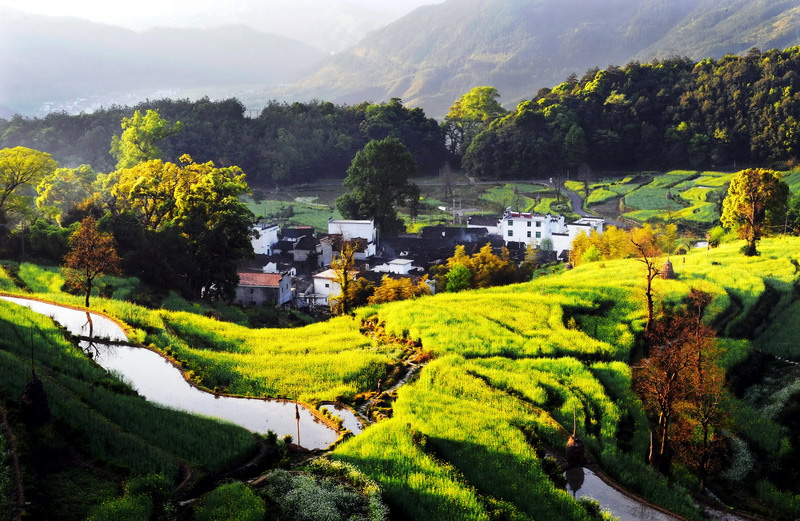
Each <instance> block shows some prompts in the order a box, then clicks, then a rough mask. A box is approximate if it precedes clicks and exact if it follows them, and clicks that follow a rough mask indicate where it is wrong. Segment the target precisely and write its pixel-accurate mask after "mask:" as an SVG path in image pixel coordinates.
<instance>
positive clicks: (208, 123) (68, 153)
mask: <svg viewBox="0 0 800 521" xmlns="http://www.w3.org/2000/svg"><path fill="white" fill-rule="evenodd" d="M146 109H155V110H158V112H159V113H160V114H161V115H162V116H163V117H164V118H166V119H168V120H170V121H181V122H182V123H183V130H182V131H181V132H179V133H177V134H175V135H172V136H169V137H168V138H166V139H164V140H163V141H160V142H159V148H161V149H162V151H163V154H164V155H163V157H164V158H165V159H168V160H172V161H174V160H177V159H178V158H179V157H180V156H181V155H183V154H189V155H190V156H192V158H194V159H196V160H197V161H199V162H206V161H214V162H215V163H216V164H219V165H223V166H230V165H237V166H239V167H241V168H242V169H243V170H244V171H245V172H247V174H248V181H249V182H250V184H252V185H255V186H259V185H265V184H272V183H273V182H274V183H280V184H297V183H304V182H309V181H314V180H318V179H326V178H336V177H340V178H341V177H344V175H345V170H346V169H347V167H348V166H349V165H350V161H351V160H352V159H353V156H354V155H355V153H356V152H357V151H358V150H360V149H361V148H363V147H364V145H365V144H366V143H367V142H368V141H370V140H372V139H383V138H386V137H389V136H392V137H397V138H399V139H401V140H402V141H403V142H404V143H405V145H406V146H407V147H408V148H409V150H410V151H411V154H412V155H413V157H414V160H415V161H416V162H417V165H418V166H419V168H420V170H421V171H423V172H425V171H432V170H435V169H436V168H438V166H439V165H440V164H441V163H442V162H443V160H444V154H445V152H444V145H443V138H442V132H441V130H440V129H439V125H438V124H437V122H436V121H435V120H433V119H431V118H428V117H426V116H425V113H424V112H423V111H422V109H418V108H416V109H409V108H406V107H404V106H403V105H402V104H401V103H400V101H399V100H392V101H390V102H388V103H382V104H369V103H362V104H359V105H334V104H332V103H328V102H320V101H312V102H309V103H293V104H285V103H277V102H272V103H270V104H269V105H268V106H267V107H266V108H264V110H263V111H262V112H261V114H260V115H259V116H258V117H257V118H247V117H245V107H244V105H243V104H242V103H241V102H239V101H238V100H235V99H229V100H223V101H210V100H209V99H207V98H206V99H201V100H198V101H189V100H174V101H173V100H168V99H165V100H160V101H152V102H145V103H142V104H140V105H137V106H136V107H133V108H128V107H112V108H109V109H103V110H99V111H97V112H94V113H92V114H79V115H74V116H73V115H68V114H65V113H54V114H49V115H48V116H46V117H44V118H42V119H38V118H37V119H27V118H22V117H19V116H16V117H14V118H12V119H11V120H0V148H9V147H15V146H26V147H29V148H33V149H36V150H40V151H43V152H48V153H50V154H52V155H53V157H54V158H55V159H56V160H57V161H58V162H59V163H60V164H62V165H64V166H77V165H80V164H89V165H92V167H93V168H94V169H95V170H98V171H104V172H107V171H110V170H113V169H114V165H115V164H116V160H115V159H114V157H112V156H111V155H110V154H109V145H108V144H109V143H110V141H111V137H112V136H113V135H115V134H119V132H120V128H119V122H120V120H121V119H122V118H123V117H129V116H131V115H132V114H133V112H134V111H135V110H140V111H142V112H144V111H145V110H146Z"/></svg>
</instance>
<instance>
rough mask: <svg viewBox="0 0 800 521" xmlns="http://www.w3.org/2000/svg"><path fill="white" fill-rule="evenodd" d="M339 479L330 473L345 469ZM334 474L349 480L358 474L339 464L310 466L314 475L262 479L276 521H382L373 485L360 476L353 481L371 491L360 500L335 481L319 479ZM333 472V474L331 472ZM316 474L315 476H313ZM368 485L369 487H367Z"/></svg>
mask: <svg viewBox="0 0 800 521" xmlns="http://www.w3.org/2000/svg"><path fill="white" fill-rule="evenodd" d="M348 467H349V469H350V470H349V472H347V474H344V475H342V473H341V472H336V471H335V470H334V469H336V468H340V469H345V468H348ZM320 469H323V472H324V474H327V475H330V474H334V475H336V474H338V476H337V477H339V476H342V477H350V475H353V474H360V473H358V471H357V470H356V469H355V467H352V466H348V465H343V464H342V463H339V462H334V463H328V464H322V465H320V464H317V463H315V464H314V465H312V467H311V470H312V472H314V474H311V475H306V474H292V473H289V472H287V471H285V470H275V471H272V472H271V473H270V474H269V476H268V477H267V479H266V482H265V487H266V493H267V495H268V496H269V498H270V499H271V501H272V502H274V503H275V505H276V510H277V512H276V514H277V519H280V520H281V521H386V519H388V510H387V509H386V507H385V506H384V505H383V504H382V502H381V501H380V493H379V489H378V488H377V485H375V483H374V482H372V481H371V480H370V479H369V478H366V477H365V476H363V475H360V476H359V477H358V478H357V479H359V481H360V482H361V483H362V484H364V485H366V486H368V487H371V488H372V489H373V490H371V491H370V493H367V494H366V495H365V496H364V497H362V495H361V493H360V492H361V491H359V490H358V489H356V488H355V487H353V486H352V485H351V484H349V483H346V482H344V483H343V482H342V481H340V480H339V479H331V478H329V477H323V476H319V475H318V474H317V473H318V472H319V470H320ZM331 471H334V472H331ZM315 474H317V475H315ZM368 483H369V484H368Z"/></svg>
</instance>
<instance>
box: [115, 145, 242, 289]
mask: <svg viewBox="0 0 800 521" xmlns="http://www.w3.org/2000/svg"><path fill="white" fill-rule="evenodd" d="M105 181H106V182H107V183H108V186H107V187H106V189H105V190H106V192H108V194H109V195H108V199H107V201H106V206H107V209H108V211H109V213H110V217H109V220H110V222H111V228H112V231H113V232H114V235H115V237H116V238H117V243H118V244H119V246H120V248H119V253H120V255H121V256H122V257H123V258H124V260H125V269H126V271H127V272H128V273H136V274H141V276H142V277H143V278H146V280H147V281H148V282H151V283H153V284H156V283H163V282H164V281H163V280H157V277H163V278H168V279H169V280H168V284H166V286H167V287H168V288H171V289H174V288H178V287H180V288H181V289H183V290H184V291H185V292H187V293H189V294H192V295H194V296H197V297H201V296H202V297H205V298H225V299H230V298H232V297H233V294H234V293H235V288H236V284H237V283H238V278H237V269H238V266H239V264H240V262H241V261H242V259H245V258H247V257H249V256H250V255H252V252H253V248H252V245H251V243H250V234H251V225H252V223H253V221H254V215H253V214H252V213H251V212H250V210H249V209H248V208H247V206H246V205H245V204H244V203H242V202H241V201H240V200H239V197H241V196H242V195H243V194H245V193H247V192H248V191H249V187H248V185H247V182H246V181H245V174H244V172H242V170H241V169H240V168H238V167H235V166H234V167H223V168H218V167H216V166H215V165H214V163H213V162H208V163H202V164H201V163H196V162H194V161H193V160H192V158H191V157H189V156H187V155H184V156H181V164H180V165H178V164H175V163H169V162H163V161H160V160H151V161H146V162H143V163H138V164H136V165H135V166H133V167H131V168H126V169H122V170H119V171H117V172H115V173H114V174H113V175H111V176H110V177H109V178H108V179H106V180H105ZM161 246H163V247H161ZM148 248H159V255H158V256H155V260H153V257H154V256H153V255H152V254H151V253H150V252H147V251H146V250H147V249H148ZM154 262H155V263H158V264H160V265H159V266H157V267H154V268H155V269H153V268H152V267H151V265H152V263H154ZM148 268H150V269H148ZM158 285H163V284H158Z"/></svg>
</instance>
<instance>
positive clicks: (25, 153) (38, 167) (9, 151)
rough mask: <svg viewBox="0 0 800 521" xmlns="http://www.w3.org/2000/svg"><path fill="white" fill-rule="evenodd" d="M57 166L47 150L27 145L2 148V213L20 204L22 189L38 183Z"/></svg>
mask: <svg viewBox="0 0 800 521" xmlns="http://www.w3.org/2000/svg"><path fill="white" fill-rule="evenodd" d="M56 168H58V163H56V161H55V160H54V159H53V158H52V156H51V155H50V154H47V153H45V152H39V151H38V150H33V149H31V148H26V147H14V148H5V149H3V150H0V213H8V211H9V210H10V209H11V208H12V207H16V206H17V205H18V203H19V202H20V201H19V199H21V198H23V196H21V195H20V194H19V193H18V192H19V190H20V189H22V188H24V187H26V186H33V185H36V184H37V183H38V182H39V181H40V180H41V179H43V178H45V177H47V176H49V175H51V174H52V173H53V172H54V171H55V170H56ZM25 206H27V205H25Z"/></svg>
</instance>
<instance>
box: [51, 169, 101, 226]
mask: <svg viewBox="0 0 800 521" xmlns="http://www.w3.org/2000/svg"><path fill="white" fill-rule="evenodd" d="M96 178H97V173H96V172H95V171H94V170H93V169H92V167H91V166H89V165H80V166H79V167H77V168H58V169H56V170H55V171H54V172H53V173H52V174H50V175H48V176H46V177H44V178H43V179H42V180H41V181H40V182H39V184H38V185H37V186H36V192H37V193H38V194H39V197H37V198H36V207H37V208H38V209H39V210H40V211H41V212H42V213H44V214H45V215H46V216H47V217H48V218H50V219H53V220H55V221H56V222H58V223H59V224H62V220H63V218H64V216H65V215H66V214H67V213H68V212H70V211H71V210H74V209H75V208H77V207H78V205H80V204H81V203H83V202H84V201H86V200H87V199H89V198H91V197H92V195H93V194H94V190H93V184H94V182H95V180H96Z"/></svg>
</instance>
